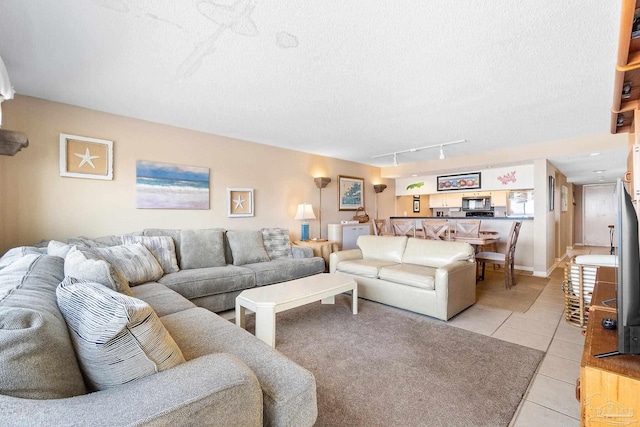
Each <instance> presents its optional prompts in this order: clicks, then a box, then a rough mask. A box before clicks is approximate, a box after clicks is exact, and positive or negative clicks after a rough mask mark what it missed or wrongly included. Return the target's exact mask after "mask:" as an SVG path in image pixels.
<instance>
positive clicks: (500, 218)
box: [390, 216, 533, 221]
mask: <svg viewBox="0 0 640 427" xmlns="http://www.w3.org/2000/svg"><path fill="white" fill-rule="evenodd" d="M390 218H391V219H416V220H423V219H450V220H454V221H455V220H459V219H479V220H482V221H494V220H505V219H506V220H509V221H515V220H533V217H532V216H392V217H390Z"/></svg>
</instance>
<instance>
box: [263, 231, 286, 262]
mask: <svg viewBox="0 0 640 427" xmlns="http://www.w3.org/2000/svg"><path fill="white" fill-rule="evenodd" d="M262 241H263V242H264V248H265V250H266V251H267V255H268V256H269V259H286V258H293V252H292V251H291V242H290V241H289V229H287V228H263V229H262Z"/></svg>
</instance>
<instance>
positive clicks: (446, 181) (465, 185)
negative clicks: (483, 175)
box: [436, 172, 481, 191]
mask: <svg viewBox="0 0 640 427" xmlns="http://www.w3.org/2000/svg"><path fill="white" fill-rule="evenodd" d="M480 184H481V182H480V172H471V173H465V174H457V175H441V176H438V177H437V183H436V185H437V191H452V190H474V189H478V188H480Z"/></svg>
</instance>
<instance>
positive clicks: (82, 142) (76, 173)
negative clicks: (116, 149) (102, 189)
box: [60, 133, 113, 180]
mask: <svg viewBox="0 0 640 427" xmlns="http://www.w3.org/2000/svg"><path fill="white" fill-rule="evenodd" d="M60 176H69V177H73V178H89V179H107V180H111V179H113V141H107V140H106V139H96V138H87V137H85V136H76V135H67V134H66V133H61V134H60Z"/></svg>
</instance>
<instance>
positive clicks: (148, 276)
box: [91, 243, 164, 285]
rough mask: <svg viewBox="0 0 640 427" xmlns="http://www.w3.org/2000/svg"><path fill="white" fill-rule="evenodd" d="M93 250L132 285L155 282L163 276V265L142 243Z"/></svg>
mask: <svg viewBox="0 0 640 427" xmlns="http://www.w3.org/2000/svg"><path fill="white" fill-rule="evenodd" d="M91 250H92V251H93V252H95V253H97V254H99V255H101V256H102V257H103V258H104V259H106V260H107V261H109V263H110V264H111V265H113V266H114V267H115V268H116V269H117V270H118V271H120V273H122V275H123V276H124V277H125V279H127V281H128V282H129V284H130V285H139V284H141V283H147V282H155V281H156V280H158V279H159V278H161V277H162V276H163V274H164V273H163V271H162V267H161V266H160V264H159V263H158V260H156V258H155V257H154V256H153V254H152V253H151V252H149V249H147V248H146V247H145V246H144V245H143V244H142V243H130V244H126V245H120V246H111V247H108V248H91Z"/></svg>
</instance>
